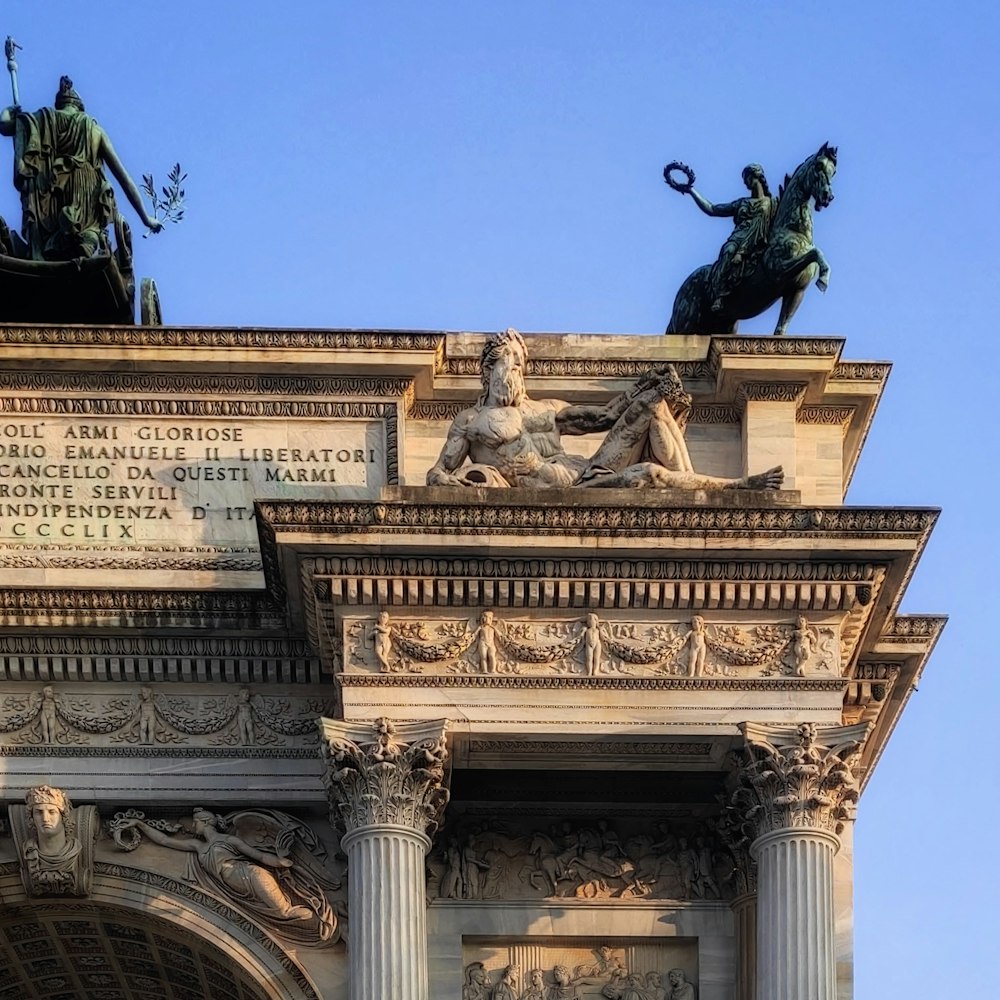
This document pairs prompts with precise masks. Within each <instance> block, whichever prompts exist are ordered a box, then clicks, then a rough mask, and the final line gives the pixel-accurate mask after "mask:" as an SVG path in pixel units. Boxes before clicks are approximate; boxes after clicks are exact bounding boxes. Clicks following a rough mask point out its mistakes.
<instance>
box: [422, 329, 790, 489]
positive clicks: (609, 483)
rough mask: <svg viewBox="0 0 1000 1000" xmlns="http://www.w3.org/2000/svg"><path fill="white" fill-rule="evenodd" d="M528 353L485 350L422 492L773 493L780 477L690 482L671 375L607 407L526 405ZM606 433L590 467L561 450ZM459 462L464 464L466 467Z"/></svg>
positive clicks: (683, 397) (503, 344) (644, 381)
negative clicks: (468, 398)
mask: <svg viewBox="0 0 1000 1000" xmlns="http://www.w3.org/2000/svg"><path fill="white" fill-rule="evenodd" d="M527 363H528V351H527V346H526V345H525V342H524V338H523V337H522V336H521V334H519V333H518V332H517V330H513V329H507V330H504V331H503V332H502V333H500V334H497V335H496V336H493V337H491V338H490V339H489V340H488V341H487V342H486V345H485V347H484V348H483V352H482V356H481V360H480V369H481V378H482V383H483V390H482V392H481V394H480V396H479V400H478V401H477V402H476V403H475V404H474V405H473V406H471V407H469V409H467V410H463V411H462V412H461V413H460V414H459V415H458V416H457V417H456V418H455V419H454V420H453V421H452V423H451V427H450V428H449V429H448V437H447V440H446V441H445V444H444V447H443V448H442V449H441V454H440V455H439V456H438V459H437V461H436V462H435V463H434V465H433V466H432V467H431V468H430V469H429V470H428V472H427V485H428V486H473V487H484V486H485V487H524V488H528V489H550V488H553V487H567V486H574V487H612V488H619V487H624V488H646V489H682V490H723V489H778V488H779V487H780V486H781V483H782V480H783V478H784V476H783V473H782V471H781V469H780V468H774V469H769V470H768V471H767V472H764V473H761V474H759V475H754V476H748V477H744V478H740V479H724V478H719V477H717V476H706V475H701V474H699V473H696V472H695V471H694V466H693V465H692V464H691V457H690V455H689V454H688V450H687V445H686V444H685V442H684V426H685V424H686V422H687V416H688V413H689V412H690V409H691V397H690V395H689V394H688V393H687V392H686V391H685V390H684V386H683V384H682V383H681V380H680V376H679V375H678V374H677V372H676V370H675V369H674V368H673V367H672V366H671V365H666V366H664V367H662V368H656V369H650V370H649V371H647V372H645V373H644V374H643V375H642V376H641V377H640V378H639V379H638V380H637V381H636V383H635V385H633V386H632V388H631V389H629V390H628V391H627V392H624V393H622V394H620V395H619V396H616V397H615V398H614V399H612V400H611V401H610V402H609V403H607V404H605V405H574V406H570V405H569V404H567V403H565V402H563V401H562V400H554V399H547V400H533V399H530V398H529V397H528V394H527V390H526V388H525V383H524V371H525V368H526V367H527ZM602 431H603V432H606V436H605V439H604V441H603V443H602V444H601V446H600V447H599V448H598V449H597V452H596V453H595V454H594V456H593V457H592V458H591V459H587V458H584V457H583V456H582V455H571V454H569V453H567V452H566V451H565V450H564V449H563V445H562V441H561V435H563V434H566V435H580V434H592V433H596V432H602ZM466 460H469V461H470V462H471V463H472V464H471V465H469V466H466V465H465V462H466Z"/></svg>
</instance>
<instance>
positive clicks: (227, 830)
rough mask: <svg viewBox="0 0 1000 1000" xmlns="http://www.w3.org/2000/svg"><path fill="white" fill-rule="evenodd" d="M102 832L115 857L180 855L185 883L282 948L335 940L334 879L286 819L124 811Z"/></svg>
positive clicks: (307, 835) (311, 840)
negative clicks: (219, 902) (241, 915)
mask: <svg viewBox="0 0 1000 1000" xmlns="http://www.w3.org/2000/svg"><path fill="white" fill-rule="evenodd" d="M107 833H108V835H109V836H110V838H111V839H112V840H113V841H114V843H115V845H116V847H117V848H118V849H119V850H121V851H126V852H136V851H138V852H140V853H141V854H142V855H143V856H144V857H143V858H142V859H141V860H145V861H147V862H149V863H150V864H151V865H152V864H154V853H155V851H156V850H157V848H166V849H168V850H173V851H181V852H184V853H186V854H187V859H188V863H187V873H186V877H187V879H188V881H189V882H191V883H193V884H197V885H198V886H200V887H201V888H202V889H204V890H205V891H206V892H209V893H211V894H212V895H215V896H218V897H221V898H222V899H224V900H226V901H227V902H229V903H231V904H232V905H233V906H235V907H236V908H237V909H240V910H242V911H243V912H244V913H246V914H247V915H248V916H249V917H250V918H251V919H252V920H255V921H256V922H257V923H258V924H260V925H261V926H263V927H265V928H266V929H267V930H268V931H270V932H271V933H272V934H274V935H275V936H277V937H279V938H281V939H282V940H284V941H287V942H289V943H294V944H298V945H303V946H311V947H320V946H324V945H332V944H335V943H336V942H337V941H338V940H339V939H340V937H341V926H340V923H341V922H340V920H339V919H338V915H337V912H336V909H335V908H339V909H341V910H342V909H343V905H342V902H336V901H334V898H333V894H334V893H336V891H337V890H339V889H340V888H341V885H342V879H341V877H340V875H338V873H337V872H335V871H334V869H333V867H332V864H331V862H330V861H329V859H328V857H327V851H326V848H325V846H324V845H323V843H322V842H321V841H320V840H319V838H318V837H317V836H316V834H315V833H314V832H313V831H312V830H311V829H310V828H309V827H308V826H306V825H305V824H304V823H301V822H300V821H299V820H297V819H295V818H294V817H292V816H289V815H288V814H287V813H283V812H279V811H277V810H274V809H241V810H237V811H235V812H230V813H227V814H226V815H225V816H222V815H218V814H216V813H214V812H212V811H211V810H208V809H202V808H200V807H199V808H196V809H194V810H193V812H192V814H191V817H190V818H187V819H184V820H181V821H179V822H177V821H172V820H165V819H154V818H147V817H146V815H145V813H143V812H142V811H141V810H138V809H126V810H123V811H121V812H118V813H116V814H115V815H114V817H113V818H112V819H111V820H110V821H109V822H108V824H107ZM144 840H148V841H150V842H151V843H152V845H155V846H153V847H150V846H148V845H146V844H144V843H143V841H144Z"/></svg>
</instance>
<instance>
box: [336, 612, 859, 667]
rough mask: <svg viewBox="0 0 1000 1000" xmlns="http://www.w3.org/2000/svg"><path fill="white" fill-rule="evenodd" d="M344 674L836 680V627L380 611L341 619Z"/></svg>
mask: <svg viewBox="0 0 1000 1000" xmlns="http://www.w3.org/2000/svg"><path fill="white" fill-rule="evenodd" d="M343 643H344V654H345V655H344V664H345V670H346V672H348V673H383V674H392V673H402V674H423V673H427V674H441V673H448V674H498V673H506V674H525V675H530V674H536V675H559V674H562V675H566V676H589V677H594V676H598V675H622V674H626V675H632V676H652V677H656V676H666V677H835V676H838V674H839V670H840V634H839V627H838V626H837V625H836V624H831V623H829V622H822V623H815V624H814V623H812V622H810V621H809V620H808V619H806V618H804V617H802V616H800V617H798V618H796V619H794V620H793V621H790V622H767V623H759V624H751V625H747V624H735V623H731V622H724V621H713V620H708V619H706V618H705V617H704V616H702V615H693V616H692V617H691V618H690V619H688V620H685V621H642V622H638V621H618V620H615V621H611V620H607V619H602V618H600V617H599V616H598V615H597V614H595V613H593V612H590V613H586V614H584V615H583V616H579V617H573V618H566V619H550V620H544V621H541V620H539V619H538V618H530V619H529V618H520V617H517V616H515V615H510V616H508V615H506V614H504V615H501V613H500V612H496V611H493V610H489V609H487V610H484V611H482V612H481V613H480V615H479V616H478V617H477V618H474V619H470V618H416V617H409V616H407V617H404V616H395V615H390V614H389V612H387V611H380V612H378V613H377V615H376V616H375V618H374V619H373V618H367V617H364V618H363V617H345V618H344V619H343Z"/></svg>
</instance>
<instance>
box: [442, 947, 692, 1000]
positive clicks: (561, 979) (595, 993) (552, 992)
mask: <svg viewBox="0 0 1000 1000" xmlns="http://www.w3.org/2000/svg"><path fill="white" fill-rule="evenodd" d="M511 950H512V951H515V950H517V949H516V947H515V948H514V949H511ZM537 950H538V951H540V952H542V953H543V956H536V955H533V956H532V957H549V956H548V955H547V954H544V953H548V952H561V953H562V954H560V955H559V957H560V958H565V959H566V960H567V961H566V962H557V963H556V964H555V965H552V966H550V967H548V968H534V969H529V970H525V971H522V969H521V967H520V966H519V965H518V964H516V963H514V962H510V963H508V964H507V965H504V966H501V967H500V968H497V969H490V968H488V967H487V963H486V962H482V961H475V962H470V963H469V964H468V965H466V967H465V972H464V983H463V986H462V1000H590V998H602V1000H604V998H606V1000H695V998H696V993H695V987H694V985H693V983H692V982H691V980H690V979H689V978H688V973H687V972H686V971H685V970H684V969H683V968H679V967H678V968H671V969H669V970H667V971H664V972H661V971H659V970H657V969H649V970H648V971H638V969H637V968H632V969H629V968H628V966H627V964H626V955H625V949H621V948H614V947H610V946H608V945H601V946H599V947H598V948H595V949H593V950H592V952H591V953H590V955H589V956H588V958H587V960H585V961H583V962H580V963H579V964H567V963H568V962H572V961H573V958H574V957H579V956H574V955H573V951H576V950H578V949H565V948H564V949H555V948H543V949H537ZM647 961H649V959H647Z"/></svg>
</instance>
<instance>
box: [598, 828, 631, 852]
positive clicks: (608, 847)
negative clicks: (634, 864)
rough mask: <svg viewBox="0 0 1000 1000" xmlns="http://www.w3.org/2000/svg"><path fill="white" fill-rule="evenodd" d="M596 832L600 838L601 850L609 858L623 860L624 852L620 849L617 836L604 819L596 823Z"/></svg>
mask: <svg viewBox="0 0 1000 1000" xmlns="http://www.w3.org/2000/svg"><path fill="white" fill-rule="evenodd" d="M597 832H598V834H599V836H600V838H601V850H602V851H603V852H604V855H605V856H606V857H609V858H624V857H625V851H624V849H623V848H622V845H621V841H620V840H619V839H618V834H617V833H615V831H614V830H612V829H611V827H610V826H609V825H608V821H607V820H606V819H599V820H598V821H597Z"/></svg>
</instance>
